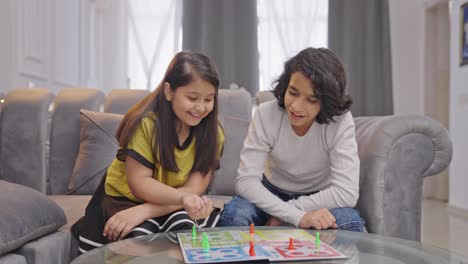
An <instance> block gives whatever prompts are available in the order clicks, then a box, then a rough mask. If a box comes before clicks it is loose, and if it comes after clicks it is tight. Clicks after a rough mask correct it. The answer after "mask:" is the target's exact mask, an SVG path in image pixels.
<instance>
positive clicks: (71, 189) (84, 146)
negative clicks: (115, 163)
mask: <svg viewBox="0 0 468 264" xmlns="http://www.w3.org/2000/svg"><path fill="white" fill-rule="evenodd" d="M122 118H123V115H120V114H110V113H100V112H93V111H88V110H81V111H80V148H79V153H78V156H77V158H76V161H75V167H74V168H73V173H72V176H71V178H70V182H69V184H68V194H93V193H94V190H96V188H97V186H98V185H99V182H100V181H101V178H102V176H104V174H105V172H106V169H107V167H108V166H109V165H110V164H111V162H112V160H113V159H114V158H115V154H116V153H117V149H118V147H119V143H118V142H117V139H116V138H115V133H116V131H117V128H118V126H119V124H120V121H121V120H122Z"/></svg>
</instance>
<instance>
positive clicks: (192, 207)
mask: <svg viewBox="0 0 468 264" xmlns="http://www.w3.org/2000/svg"><path fill="white" fill-rule="evenodd" d="M125 168H126V171H127V181H128V186H129V187H130V190H131V191H132V193H133V195H134V196H135V197H136V198H138V199H140V200H143V201H146V202H148V203H152V204H159V205H178V206H183V207H184V208H185V209H186V210H187V212H189V213H191V212H196V211H198V210H200V209H201V207H202V205H203V201H202V199H201V197H200V196H198V195H195V194H193V193H189V192H186V191H184V189H182V190H178V189H176V188H173V187H171V186H168V185H166V184H164V183H161V182H159V181H156V180H154V179H153V171H152V170H151V169H149V168H147V167H145V166H143V165H142V164H141V163H140V162H138V161H136V160H135V159H133V158H132V157H130V156H127V158H126V161H125Z"/></svg>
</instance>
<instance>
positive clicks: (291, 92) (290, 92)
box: [289, 90, 297, 96]
mask: <svg viewBox="0 0 468 264" xmlns="http://www.w3.org/2000/svg"><path fill="white" fill-rule="evenodd" d="M289 94H290V95H292V96H296V95H297V93H296V92H294V91H292V90H289Z"/></svg>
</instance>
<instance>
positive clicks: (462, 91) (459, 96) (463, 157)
mask: <svg viewBox="0 0 468 264" xmlns="http://www.w3.org/2000/svg"><path fill="white" fill-rule="evenodd" d="M463 2H466V0H454V1H450V43H451V45H450V46H451V49H450V102H451V103H450V135H451V137H452V141H453V146H454V155H453V160H452V163H451V165H450V182H449V188H450V196H449V204H450V205H451V206H455V207H459V208H464V209H468V191H467V187H468V162H467V157H468V138H467V136H466V135H467V134H468V119H467V117H468V65H465V66H464V67H460V66H459V54H460V6H461V5H462V3H463Z"/></svg>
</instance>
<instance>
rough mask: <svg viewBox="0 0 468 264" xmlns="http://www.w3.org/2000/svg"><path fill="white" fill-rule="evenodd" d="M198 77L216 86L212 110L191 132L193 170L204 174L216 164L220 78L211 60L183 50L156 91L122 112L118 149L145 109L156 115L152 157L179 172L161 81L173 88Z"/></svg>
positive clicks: (173, 128)
mask: <svg viewBox="0 0 468 264" xmlns="http://www.w3.org/2000/svg"><path fill="white" fill-rule="evenodd" d="M198 78H200V79H202V80H204V81H207V82H209V83H210V84H211V85H213V86H214V87H215V97H214V107H213V110H212V111H211V112H210V113H209V114H208V115H207V116H206V117H205V118H203V119H202V121H201V122H200V123H199V124H198V125H197V126H195V127H192V128H191V133H192V135H193V136H194V137H195V139H196V146H195V161H194V164H193V167H192V170H191V171H192V172H195V171H197V172H201V173H203V174H205V173H207V172H209V171H210V170H213V169H214V168H215V166H216V165H217V152H218V137H219V135H218V125H219V124H218V86H219V77H218V72H217V71H216V67H215V65H214V63H213V62H212V61H211V60H210V59H209V58H208V57H207V56H205V55H203V54H201V53H196V52H191V51H182V52H179V53H177V54H176V55H175V56H174V58H173V59H172V61H171V62H170V64H169V66H168V68H167V70H166V74H165V75H164V78H163V79H162V81H161V83H160V84H159V85H158V87H157V88H156V90H155V91H154V92H152V93H151V94H149V95H148V96H146V97H145V98H143V100H141V101H140V102H138V103H136V104H135V105H134V106H132V107H131V108H130V110H129V111H128V112H127V113H126V114H125V116H124V118H123V120H122V122H121V123H120V126H119V128H118V130H117V138H118V140H119V145H120V147H121V148H126V147H127V145H128V143H129V141H130V139H131V138H132V136H133V133H134V132H135V130H136V128H137V127H138V126H139V125H140V122H141V120H142V118H144V117H145V116H146V114H147V113H148V112H154V113H156V114H157V120H156V121H155V129H154V134H153V139H152V143H153V157H154V160H155V162H156V163H159V164H160V166H162V167H163V168H164V169H166V170H171V171H179V168H178V167H177V164H176V161H175V157H174V147H175V146H176V145H177V144H178V137H177V132H176V120H177V116H176V115H175V113H174V111H173V109H172V106H171V102H170V101H168V100H167V99H166V97H165V96H164V91H163V90H164V88H163V87H164V83H166V82H167V83H169V85H170V87H171V90H172V91H175V90H176V89H177V88H179V87H181V86H185V85H187V84H189V83H190V82H192V81H195V80H197V79H198Z"/></svg>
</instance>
